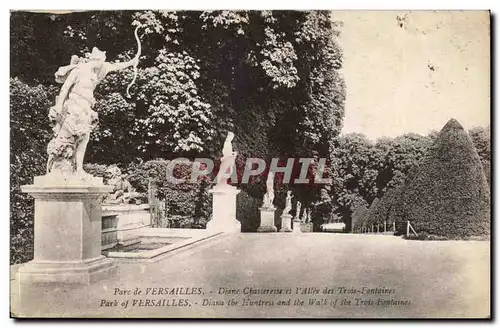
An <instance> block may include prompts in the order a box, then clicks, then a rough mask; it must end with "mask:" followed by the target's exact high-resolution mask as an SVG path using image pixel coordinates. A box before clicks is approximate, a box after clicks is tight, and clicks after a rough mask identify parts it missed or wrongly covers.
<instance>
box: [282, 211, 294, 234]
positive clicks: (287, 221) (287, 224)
mask: <svg viewBox="0 0 500 328" xmlns="http://www.w3.org/2000/svg"><path fill="white" fill-rule="evenodd" d="M292 231H293V230H292V216H291V215H290V214H283V215H282V216H281V229H280V232H292Z"/></svg>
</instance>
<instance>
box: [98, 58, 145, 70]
mask: <svg viewBox="0 0 500 328" xmlns="http://www.w3.org/2000/svg"><path fill="white" fill-rule="evenodd" d="M138 61H139V60H138V59H137V58H134V59H132V60H129V61H127V62H121V63H106V69H107V71H108V72H113V71H118V70H121V69H124V68H127V67H130V66H134V65H135V64H136V63H137V62H138Z"/></svg>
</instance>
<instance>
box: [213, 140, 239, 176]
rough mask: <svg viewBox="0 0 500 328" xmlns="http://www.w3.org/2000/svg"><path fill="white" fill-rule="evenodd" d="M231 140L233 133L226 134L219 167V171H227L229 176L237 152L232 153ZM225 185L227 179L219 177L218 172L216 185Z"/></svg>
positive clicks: (231, 172)
mask: <svg viewBox="0 0 500 328" xmlns="http://www.w3.org/2000/svg"><path fill="white" fill-rule="evenodd" d="M233 139H234V133H233V132H228V133H227V137H226V140H225V141H224V147H223V148H222V158H221V165H220V170H223V172H227V170H228V169H229V172H228V173H229V176H231V175H232V174H233V171H234V166H235V159H236V155H237V154H238V153H237V152H235V151H233V144H232V142H233ZM226 184H227V177H225V176H224V175H221V172H219V174H218V177H217V185H226Z"/></svg>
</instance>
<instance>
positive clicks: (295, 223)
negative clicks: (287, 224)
mask: <svg viewBox="0 0 500 328" xmlns="http://www.w3.org/2000/svg"><path fill="white" fill-rule="evenodd" d="M293 232H294V233H301V232H302V231H301V230H300V220H293Z"/></svg>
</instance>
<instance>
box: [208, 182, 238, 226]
mask: <svg viewBox="0 0 500 328" xmlns="http://www.w3.org/2000/svg"><path fill="white" fill-rule="evenodd" d="M208 192H209V193H211V194H212V195H213V200H212V219H211V220H210V221H209V222H208V223H207V230H209V231H211V232H241V223H240V222H239V221H238V220H236V195H238V194H239V193H240V190H238V189H237V188H236V187H233V186H230V185H227V184H221V185H216V186H215V187H214V188H212V189H211V190H209V191H208Z"/></svg>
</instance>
